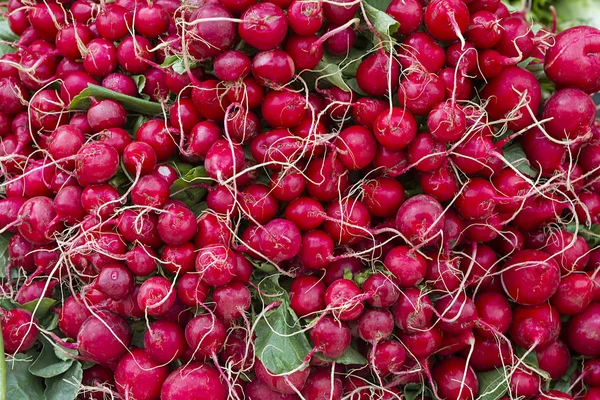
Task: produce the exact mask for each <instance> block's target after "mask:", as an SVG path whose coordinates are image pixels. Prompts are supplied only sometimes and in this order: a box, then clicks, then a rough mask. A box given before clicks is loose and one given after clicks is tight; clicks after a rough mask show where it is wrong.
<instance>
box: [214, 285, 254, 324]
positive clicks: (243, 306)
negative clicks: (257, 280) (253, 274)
mask: <svg viewBox="0 0 600 400" xmlns="http://www.w3.org/2000/svg"><path fill="white" fill-rule="evenodd" d="M250 296H251V295H250V290H249V289H248V288H247V287H246V286H245V285H244V284H242V283H240V282H230V283H228V284H227V285H225V286H221V287H218V288H216V289H215V290H214V291H213V294H212V298H213V301H214V302H215V314H216V315H217V316H218V317H219V318H221V319H222V320H223V321H233V320H236V319H238V318H239V317H241V316H242V315H244V313H245V312H246V311H248V309H250V301H251V298H250Z"/></svg>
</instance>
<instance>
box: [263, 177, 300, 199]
mask: <svg viewBox="0 0 600 400" xmlns="http://www.w3.org/2000/svg"><path fill="white" fill-rule="evenodd" d="M270 186H271V191H272V193H273V196H275V197H276V198H277V200H279V201H285V202H290V201H292V200H295V199H297V198H298V197H300V196H301V195H302V192H304V188H305V187H306V179H304V177H303V176H302V175H301V174H300V173H296V172H291V173H288V174H286V175H283V174H281V173H279V172H278V173H276V174H275V175H273V176H271V185H270Z"/></svg>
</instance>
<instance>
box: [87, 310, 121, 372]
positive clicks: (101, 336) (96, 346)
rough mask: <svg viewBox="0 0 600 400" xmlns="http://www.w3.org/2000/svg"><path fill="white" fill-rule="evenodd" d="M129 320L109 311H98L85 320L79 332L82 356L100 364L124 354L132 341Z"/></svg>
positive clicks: (107, 362)
mask: <svg viewBox="0 0 600 400" xmlns="http://www.w3.org/2000/svg"><path fill="white" fill-rule="evenodd" d="M130 339H131V336H130V330H129V326H128V325H127V322H125V320H124V319H123V318H121V317H119V316H118V315H116V314H113V313H111V312H109V311H97V312H96V315H95V316H90V317H88V319H86V320H85V322H84V323H83V325H81V329H80V330H79V333H78V334H77V343H78V349H79V351H80V353H81V355H82V356H84V357H86V358H88V359H90V360H91V361H93V362H96V363H98V364H103V365H106V364H109V363H111V362H114V361H117V360H118V359H119V358H120V357H121V355H123V354H124V353H125V351H126V349H127V346H129V343H130Z"/></svg>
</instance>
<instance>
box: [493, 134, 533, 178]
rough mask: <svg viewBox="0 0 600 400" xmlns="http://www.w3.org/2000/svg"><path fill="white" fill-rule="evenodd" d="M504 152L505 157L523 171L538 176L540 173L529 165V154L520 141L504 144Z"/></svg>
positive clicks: (531, 175)
mask: <svg viewBox="0 0 600 400" xmlns="http://www.w3.org/2000/svg"><path fill="white" fill-rule="evenodd" d="M502 154H503V155H504V158H506V160H507V161H508V162H509V163H511V164H512V165H513V166H514V167H515V168H516V169H518V170H519V171H521V172H522V173H523V174H525V175H527V176H530V177H532V178H533V177H536V176H537V175H538V171H537V170H535V169H534V168H532V167H531V165H529V161H527V156H526V155H525V152H524V151H523V148H522V147H521V144H520V143H519V142H514V143H511V144H508V145H506V146H504V148H503V149H502Z"/></svg>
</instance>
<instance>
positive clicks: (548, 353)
mask: <svg viewBox="0 0 600 400" xmlns="http://www.w3.org/2000/svg"><path fill="white" fill-rule="evenodd" d="M536 357H537V360H538V364H539V366H540V368H541V369H542V370H544V371H546V372H548V374H550V377H551V378H552V379H560V377H562V376H563V375H564V374H565V373H566V372H567V369H568V368H569V361H570V359H571V353H570V352H569V348H568V347H567V345H566V344H564V343H563V342H561V341H560V340H557V341H555V342H553V343H552V344H549V345H547V346H546V347H544V348H543V349H540V350H537V351H536Z"/></svg>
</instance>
